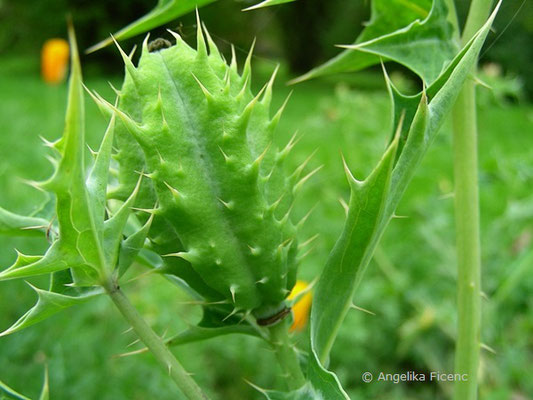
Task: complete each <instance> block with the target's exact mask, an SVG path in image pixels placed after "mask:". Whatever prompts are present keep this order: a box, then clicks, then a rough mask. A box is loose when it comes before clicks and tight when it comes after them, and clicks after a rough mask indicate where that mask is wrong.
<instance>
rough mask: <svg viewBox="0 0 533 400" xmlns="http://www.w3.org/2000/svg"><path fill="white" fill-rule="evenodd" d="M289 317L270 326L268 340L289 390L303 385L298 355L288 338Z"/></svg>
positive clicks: (303, 378)
mask: <svg viewBox="0 0 533 400" xmlns="http://www.w3.org/2000/svg"><path fill="white" fill-rule="evenodd" d="M289 322H290V321H289V319H288V318H285V319H284V320H283V321H281V322H279V323H277V324H276V325H272V326H271V327H270V340H271V343H272V347H273V348H274V351H275V353H276V358H277V359H278V362H279V364H280V366H281V368H282V370H283V373H284V374H285V376H286V382H287V386H288V387H289V389H291V390H295V389H298V388H300V387H302V386H303V385H305V377H304V375H303V373H302V370H301V368H300V362H299V361H298V355H297V354H296V351H295V349H294V345H293V344H292V343H291V341H290V338H289Z"/></svg>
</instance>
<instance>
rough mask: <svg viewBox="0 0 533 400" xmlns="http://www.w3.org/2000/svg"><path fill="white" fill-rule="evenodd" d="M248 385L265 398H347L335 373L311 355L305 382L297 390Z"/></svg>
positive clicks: (331, 399)
mask: <svg viewBox="0 0 533 400" xmlns="http://www.w3.org/2000/svg"><path fill="white" fill-rule="evenodd" d="M250 385H251V386H252V387H253V388H254V389H256V390H258V391H259V392H261V393H262V394H263V396H265V398H266V399H267V400H349V399H350V398H349V397H348V395H347V394H346V392H345V391H344V390H343V389H342V387H341V386H340V383H339V380H338V379H337V377H336V376H335V374H333V373H331V372H329V371H326V370H325V369H324V368H323V367H321V366H320V364H319V363H318V362H317V361H316V359H315V358H314V356H311V359H310V360H309V365H308V368H307V383H306V384H305V385H304V386H303V387H301V388H300V389H298V390H294V391H291V392H279V391H274V390H266V389H262V388H260V387H258V386H256V385H254V384H251V383H250Z"/></svg>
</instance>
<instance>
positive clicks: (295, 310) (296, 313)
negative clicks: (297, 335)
mask: <svg viewBox="0 0 533 400" xmlns="http://www.w3.org/2000/svg"><path fill="white" fill-rule="evenodd" d="M307 286H308V283H307V282H305V281H297V282H296V285H294V287H293V288H292V291H291V294H290V295H289V297H288V299H289V300H292V299H294V298H296V297H297V296H298V294H300V293H301V292H303V291H304V290H305V289H307ZM312 299H313V296H312V295H311V291H309V292H307V293H305V294H303V295H301V296H299V299H298V301H297V302H296V303H295V304H294V305H293V306H292V315H293V318H294V321H293V323H292V326H291V328H290V331H291V332H293V331H301V330H303V329H304V328H305V325H307V320H308V319H309V309H310V308H311V301H312Z"/></svg>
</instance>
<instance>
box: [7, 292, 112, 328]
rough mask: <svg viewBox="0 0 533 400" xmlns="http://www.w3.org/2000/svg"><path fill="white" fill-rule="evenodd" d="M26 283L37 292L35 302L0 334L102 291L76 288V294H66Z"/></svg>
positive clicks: (28, 323) (39, 319) (23, 326)
mask: <svg viewBox="0 0 533 400" xmlns="http://www.w3.org/2000/svg"><path fill="white" fill-rule="evenodd" d="M28 285H30V287H31V288H32V289H33V290H35V292H36V293H37V296H38V300H37V303H36V304H35V305H34V306H33V307H32V308H31V309H30V310H28V311H27V312H26V313H25V314H24V315H23V316H22V317H20V319H19V320H18V321H17V322H15V323H14V324H13V325H12V326H11V327H9V328H8V329H6V330H5V331H4V332H2V333H0V336H6V335H9V334H11V333H14V332H17V331H20V330H21V329H24V328H27V327H28V326H31V325H33V324H36V323H37V322H40V321H42V320H44V319H46V318H48V317H50V316H52V315H54V314H56V313H58V312H59V311H61V310H63V309H65V308H68V307H71V306H73V305H76V304H80V303H84V302H86V301H88V300H90V299H92V298H93V297H95V296H98V295H99V294H102V293H103V289H101V288H90V289H85V288H84V289H78V291H79V293H78V294H76V295H72V296H67V295H63V294H59V293H54V292H49V291H47V290H42V289H39V288H36V287H35V286H32V285H31V284H29V283H28Z"/></svg>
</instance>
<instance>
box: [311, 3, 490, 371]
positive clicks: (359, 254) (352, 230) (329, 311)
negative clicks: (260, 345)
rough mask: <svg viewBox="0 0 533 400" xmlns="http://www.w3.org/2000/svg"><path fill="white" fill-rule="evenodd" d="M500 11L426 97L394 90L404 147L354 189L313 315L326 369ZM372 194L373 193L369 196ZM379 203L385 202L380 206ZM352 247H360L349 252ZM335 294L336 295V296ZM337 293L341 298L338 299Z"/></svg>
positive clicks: (315, 342)
mask: <svg viewBox="0 0 533 400" xmlns="http://www.w3.org/2000/svg"><path fill="white" fill-rule="evenodd" d="M498 7H499V5H498V6H497V7H496V9H495V10H494V12H493V14H492V15H491V17H490V18H489V20H488V21H487V22H486V24H485V25H484V26H483V27H482V28H481V29H480V31H479V32H478V33H477V34H476V35H475V37H474V38H473V39H472V40H471V41H470V42H469V43H468V44H467V45H466V46H465V48H464V49H463V50H462V51H461V52H460V53H459V54H458V55H457V57H456V58H455V59H454V60H453V61H452V62H451V63H450V65H449V66H448V68H447V69H446V71H445V72H444V73H443V74H442V75H441V77H440V78H439V79H437V80H436V81H435V83H434V84H433V85H431V86H430V87H429V88H428V89H427V91H426V92H423V93H420V94H418V95H417V96H414V97H412V98H408V97H407V96H403V95H401V94H400V93H399V92H398V91H396V90H395V89H394V88H393V87H392V86H390V89H391V90H390V93H391V98H392V101H393V108H394V109H395V112H394V119H395V121H397V120H398V116H399V115H403V125H405V126H406V128H402V126H399V125H400V122H399V121H398V122H395V125H396V135H395V138H394V139H393V142H392V143H394V142H395V141H396V140H401V142H402V146H400V148H399V154H398V157H392V158H391V157H390V155H389V156H385V158H384V159H383V160H382V162H381V163H380V166H378V167H377V168H376V170H375V171H374V172H373V173H372V175H374V176H375V179H367V180H366V181H365V182H363V183H362V184H358V183H357V182H352V184H351V186H352V198H351V199H350V205H349V211H348V216H347V223H346V226H345V229H344V231H343V233H342V235H341V237H340V238H339V240H338V242H337V244H336V245H335V248H334V249H333V251H332V253H331V254H330V258H329V260H328V263H327V265H326V267H325V269H324V271H323V273H322V275H321V277H320V280H319V283H318V285H317V289H316V292H315V301H314V304H313V309H312V313H311V345H312V350H313V353H314V354H315V355H316V356H317V360H319V362H320V364H321V365H325V364H326V363H327V361H328V357H329V350H330V348H331V346H332V344H333V341H334V339H335V336H336V334H337V332H338V329H339V326H340V324H341V322H342V320H343V318H344V316H345V314H346V312H347V310H348V309H349V307H350V304H351V301H352V297H353V293H354V291H355V290H356V288H357V285H358V284H359V283H360V281H361V279H362V277H363V273H364V271H365V269H366V267H367V265H368V263H369V261H370V259H371V257H372V254H373V252H374V249H375V247H376V245H377V243H378V242H379V239H380V237H381V235H382V233H383V231H384V230H385V228H386V226H387V224H388V222H389V221H390V219H391V218H392V216H393V215H394V212H395V209H396V207H397V205H398V203H399V201H400V199H401V196H402V194H403V192H404V191H405V189H406V187H407V185H408V183H409V182H410V180H411V178H412V177H413V175H414V172H415V170H416V166H417V165H418V163H419V162H420V161H421V159H422V157H423V155H424V154H425V152H426V151H427V148H428V147H429V145H430V144H431V142H432V140H433V139H434V138H435V136H436V134H437V132H438V130H439V128H440V127H441V125H442V123H443V121H444V118H445V117H446V116H447V115H448V114H449V112H450V110H451V107H452V106H453V103H454V101H455V98H456V97H457V94H458V93H459V92H460V89H461V87H462V85H463V83H464V82H465V80H466V79H468V76H469V74H470V71H471V70H472V68H473V66H474V65H475V63H476V61H477V57H478V55H479V52H480V50H481V47H482V45H483V42H484V40H485V38H486V36H487V34H488V32H489V29H490V27H491V25H492V22H493V20H494V18H495V16H496V12H497V10H498ZM389 85H390V82H389ZM407 127H408V128H407ZM389 154H390V149H389ZM384 160H388V161H386V162H384ZM392 160H394V163H392ZM384 165H389V167H387V168H390V167H392V166H393V167H394V168H393V169H392V171H391V172H389V173H388V175H387V174H386V173H385V171H386V170H387V168H383V166H384ZM377 177H380V178H379V179H378V178H377ZM385 181H386V182H387V183H385ZM370 182H374V183H373V184H370ZM358 191H359V193H360V194H361V195H363V197H362V198H361V197H360V199H362V200H363V201H354V199H356V197H354V195H355V194H357V193H358ZM381 191H384V192H383V193H381ZM385 191H386V192H388V193H385ZM370 193H373V194H372V195H371V197H368V196H369V195H370ZM365 197H368V201H365V200H364V198H365ZM383 200H384V201H383ZM377 201H382V203H381V204H380V205H379V206H378V204H377ZM369 207H371V208H373V209H372V210H371V211H372V213H374V214H378V215H379V217H378V218H370V217H369V216H365V214H366V213H365V211H366V210H367V209H369ZM369 210H370V209H369ZM350 246H354V247H355V248H351V249H350V248H349V247H350ZM348 271H349V272H348ZM347 282H348V283H347ZM332 293H334V294H335V296H332ZM338 293H342V295H339V297H338V298H337V294H338Z"/></svg>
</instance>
